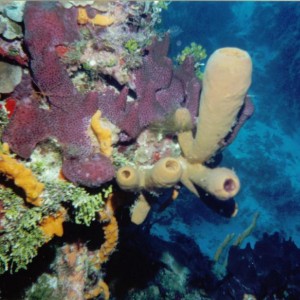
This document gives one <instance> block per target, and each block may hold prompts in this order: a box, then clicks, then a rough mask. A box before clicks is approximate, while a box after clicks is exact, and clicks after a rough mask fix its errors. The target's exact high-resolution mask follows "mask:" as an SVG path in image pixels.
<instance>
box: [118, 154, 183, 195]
mask: <svg viewBox="0 0 300 300" xmlns="http://www.w3.org/2000/svg"><path fill="white" fill-rule="evenodd" d="M181 175H182V168H181V164H180V163H179V162H178V160H177V159H176V158H172V157H165V158H163V159H160V160H159V161H158V162H157V163H155V164H154V166H153V167H152V168H151V169H145V170H143V169H138V170H137V169H135V168H133V167H130V166H125V167H122V168H120V169H119V170H118V172H117V175H116V180H117V183H118V185H119V186H120V188H122V189H123V190H131V191H138V190H142V189H146V190H151V189H156V188H170V187H172V186H174V185H175V184H176V183H177V182H178V181H179V180H180V177H181Z"/></svg>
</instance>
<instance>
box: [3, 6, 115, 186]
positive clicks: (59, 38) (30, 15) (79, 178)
mask: <svg viewBox="0 0 300 300" xmlns="http://www.w3.org/2000/svg"><path fill="white" fill-rule="evenodd" d="M24 24H25V43H26V45H27V47H28V50H29V53H30V58H31V61H30V67H31V71H32V77H33V79H34V81H35V83H36V84H37V85H38V87H39V88H40V90H41V91H42V92H43V93H45V94H46V95H47V96H48V100H49V109H42V108H40V107H39V105H38V103H37V101H35V100H34V99H30V98H28V97H26V98H22V99H21V100H20V102H19V103H18V106H17V109H16V112H15V114H14V116H13V118H12V120H11V122H10V124H9V126H8V127H7V129H6V130H5V132H4V135H3V141H5V142H8V143H9V145H10V147H11V149H12V150H13V151H14V152H16V153H17V154H18V155H19V156H21V157H23V158H29V157H30V155H31V153H32V151H33V150H34V148H35V146H36V145H37V143H39V142H40V141H43V140H45V139H47V138H49V137H53V138H56V139H57V140H58V142H59V143H60V145H61V146H62V152H63V156H64V159H63V173H64V176H65V177H66V178H67V179H69V180H70V181H72V182H74V183H77V184H83V185H85V186H91V187H93V186H99V185H101V184H102V183H104V182H106V181H109V180H111V179H112V178H113V176H114V168H113V166H112V164H111V162H110V161H109V162H108V160H109V159H108V158H107V157H105V156H104V155H101V154H97V159H95V155H94V153H93V148H92V145H91V141H90V138H89V137H88V135H87V130H88V128H89V125H90V119H91V117H92V115H93V114H94V113H95V112H96V111H97V103H98V94H97V93H94V92H92V93H89V94H87V95H81V94H80V93H78V92H77V90H76V88H75V87H74V85H73V83H72V81H71V80H70V78H69V76H68V73H67V71H66V69H65V68H64V67H63V65H62V64H61V63H60V60H59V58H58V56H57V54H56V52H55V46H57V45H62V44H64V43H70V42H72V41H74V40H75V39H77V38H79V34H78V31H77V23H76V11H74V10H66V9H64V8H63V7H62V6H61V5H59V4H57V3H55V2H47V3H42V2H28V3H27V4H26V11H25V19H24ZM70 165H71V167H70ZM74 170H77V171H76V172H75V171H74ZM79 170H80V172H79Z"/></svg>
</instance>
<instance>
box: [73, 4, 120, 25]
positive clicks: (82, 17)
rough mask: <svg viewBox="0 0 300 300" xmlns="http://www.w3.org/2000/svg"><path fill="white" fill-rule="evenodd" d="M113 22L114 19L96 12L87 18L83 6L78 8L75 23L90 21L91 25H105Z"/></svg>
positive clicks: (81, 23) (83, 23)
mask: <svg viewBox="0 0 300 300" xmlns="http://www.w3.org/2000/svg"><path fill="white" fill-rule="evenodd" d="M114 22H115V19H114V18H113V17H110V16H107V15H100V14H97V15H96V16H95V17H94V18H89V16H88V14H87V11H86V9H85V8H83V7H79V8H78V15H77V23H78V24H80V25H85V24H87V23H91V24H93V25H98V26H103V27H106V26H109V25H111V24H113V23H114Z"/></svg>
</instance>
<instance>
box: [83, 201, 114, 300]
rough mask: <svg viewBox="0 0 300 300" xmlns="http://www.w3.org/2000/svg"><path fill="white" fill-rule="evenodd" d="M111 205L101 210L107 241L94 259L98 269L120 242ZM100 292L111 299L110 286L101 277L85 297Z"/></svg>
mask: <svg viewBox="0 0 300 300" xmlns="http://www.w3.org/2000/svg"><path fill="white" fill-rule="evenodd" d="M110 198H111V197H110ZM108 202H109V200H108ZM111 207H112V206H111V203H108V206H107V209H106V210H103V211H100V212H99V217H100V221H101V222H104V223H105V225H104V228H103V231H104V238H105V242H104V243H103V244H102V245H101V247H100V249H99V251H98V253H97V254H96V256H95V258H94V259H93V261H92V263H93V266H94V268H95V269H97V270H100V268H101V266H102V264H104V263H105V262H107V261H108V259H109V257H110V255H111V254H112V253H113V252H114V251H115V249H116V246H117V244H118V238H119V229H118V223H117V220H116V218H115V217H114V216H113V211H112V210H111ZM100 294H102V295H103V296H104V299H109V289H108V286H107V284H106V283H105V282H104V281H103V280H102V279H100V280H99V281H98V282H97V284H96V285H95V286H94V287H93V288H92V289H91V290H89V291H87V292H86V293H85V294H84V298H85V299H92V298H95V297H97V296H98V295H100Z"/></svg>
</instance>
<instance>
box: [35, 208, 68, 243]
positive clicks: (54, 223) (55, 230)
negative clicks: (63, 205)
mask: <svg viewBox="0 0 300 300" xmlns="http://www.w3.org/2000/svg"><path fill="white" fill-rule="evenodd" d="M65 215H66V210H65V209H61V210H60V211H59V212H58V213H57V214H56V215H55V216H52V215H51V216H47V217H46V218H44V219H43V220H42V222H41V224H40V228H41V230H42V231H43V232H44V234H45V236H46V237H47V239H48V241H49V240H51V239H52V238H53V236H54V235H56V236H59V237H61V236H63V233H64V230H63V222H64V221H65Z"/></svg>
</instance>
